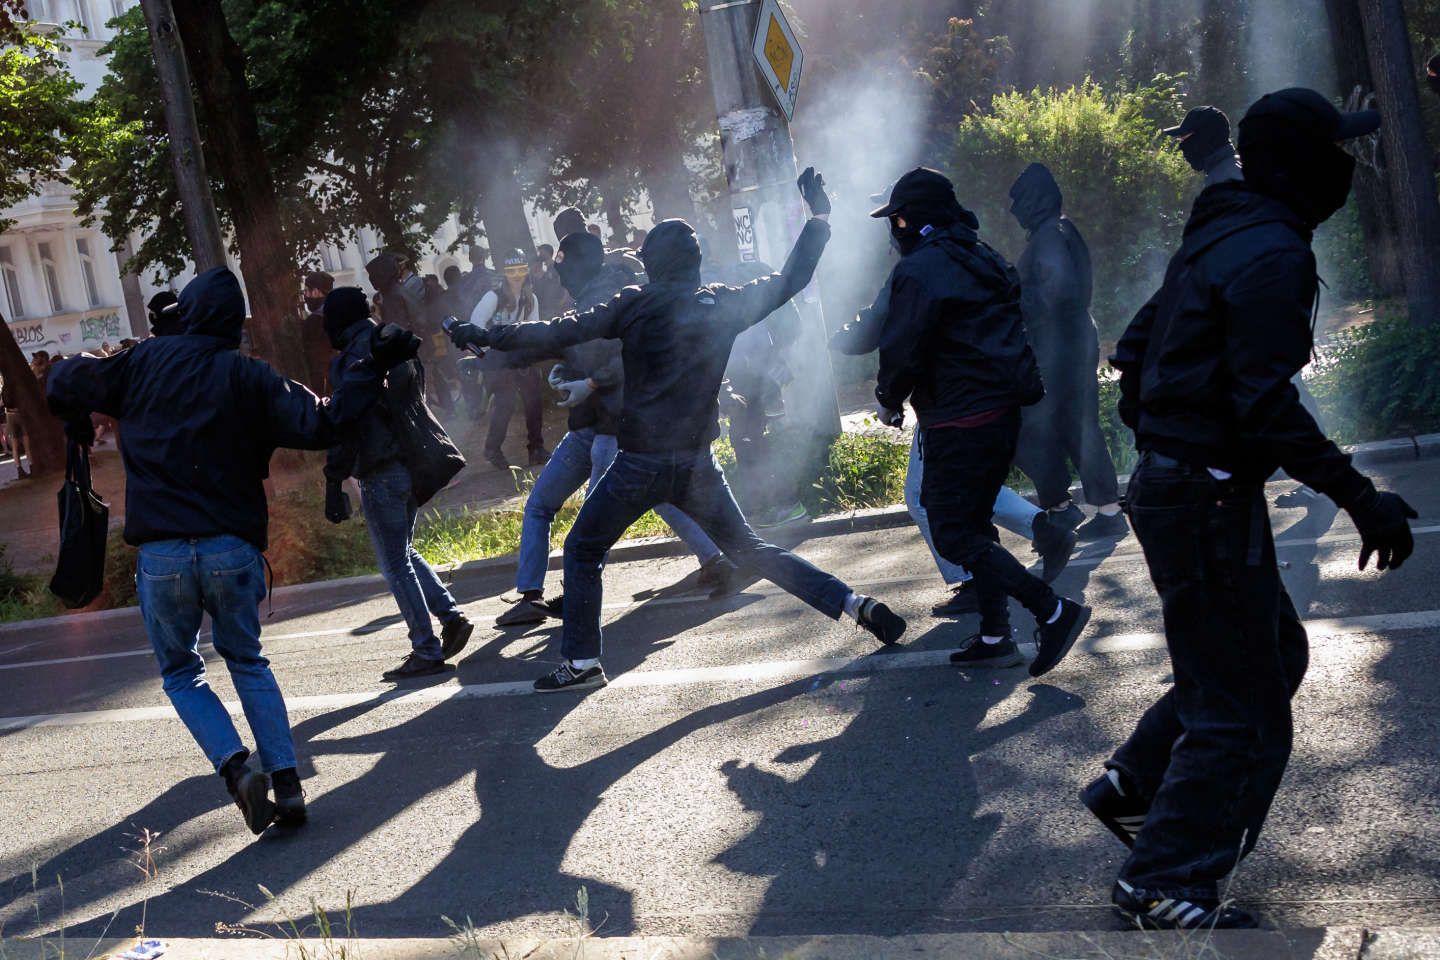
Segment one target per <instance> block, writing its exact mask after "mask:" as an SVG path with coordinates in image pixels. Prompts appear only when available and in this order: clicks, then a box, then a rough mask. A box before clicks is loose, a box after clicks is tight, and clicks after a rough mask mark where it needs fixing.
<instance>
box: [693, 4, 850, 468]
mask: <svg viewBox="0 0 1440 960" xmlns="http://www.w3.org/2000/svg"><path fill="white" fill-rule="evenodd" d="M759 13H760V0H701V4H700V23H701V26H702V28H703V30H704V32H705V52H706V59H707V60H708V62H709V66H710V87H711V89H712V90H713V91H714V95H715V113H716V116H717V117H718V118H719V121H720V144H721V147H722V148H723V150H724V155H725V156H724V159H725V176H726V178H727V179H728V180H729V183H730V205H731V207H732V208H733V209H734V210H735V215H736V218H737V222H738V221H740V220H741V219H743V218H745V217H747V216H748V221H749V223H750V224H753V227H754V241H753V251H754V254H755V256H757V257H758V258H759V259H761V260H764V261H765V262H766V263H768V264H769V265H770V266H772V267H774V268H775V269H777V270H778V269H779V268H780V266H781V265H782V264H783V263H784V261H785V255H786V254H787V253H789V251H790V246H791V244H793V243H794V242H795V238H796V237H798V236H799V235H800V228H801V227H802V226H804V224H805V218H806V216H807V212H806V210H805V204H804V201H802V200H801V199H800V193H799V191H798V190H797V189H796V188H795V177H796V174H797V170H796V165H795V147H794V144H793V143H792V141H791V139H790V125H789V123H788V122H787V121H786V119H785V117H784V115H783V114H782V113H781V112H780V109H779V108H778V107H777V106H776V104H775V101H774V98H773V96H772V95H771V94H770V92H769V90H767V89H765V87H763V86H762V85H761V79H760V76H759V72H758V70H757V68H756V66H755V61H754V56H753V54H752V53H751V44H752V41H753V40H754V37H755V24H756V20H757V19H758V17H759ZM821 172H822V173H823V172H824V171H821ZM742 211H743V213H742ZM742 245H744V240H743V239H742ZM746 247H747V251H748V249H749V246H748V245H746ZM796 306H798V307H799V308H800V315H801V318H802V320H803V323H802V326H801V334H800V341H799V343H798V345H797V348H796V349H795V350H793V351H792V354H793V356H794V364H793V365H794V367H795V380H794V382H793V383H792V384H791V385H790V386H789V387H788V388H786V392H785V393H786V395H785V406H786V410H787V412H788V413H789V417H790V419H792V420H793V421H794V422H795V423H797V424H799V425H801V426H803V427H805V428H806V429H808V430H809V431H810V432H812V433H814V434H816V435H818V436H820V437H823V438H826V440H827V441H828V440H829V439H830V438H834V437H836V436H838V435H839V434H840V407H839V403H838V401H837V399H836V396H835V374H834V371H833V370H832V369H831V367H830V351H829V349H828V348H827V347H826V341H827V339H828V338H827V333H826V330H825V317H824V314H823V313H822V312H821V309H820V293H819V289H818V286H817V285H816V284H811V285H810V287H809V289H807V290H805V291H804V292H803V293H801V294H800V295H799V296H798V297H797V298H796Z"/></svg>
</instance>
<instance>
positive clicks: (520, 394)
mask: <svg viewBox="0 0 1440 960" xmlns="http://www.w3.org/2000/svg"><path fill="white" fill-rule="evenodd" d="M541 379H542V377H541V374H540V368H539V367H524V368H523V369H520V370H492V371H489V372H487V373H486V374H485V384H486V386H487V387H489V388H490V391H491V395H492V396H493V397H494V398H495V399H494V401H493V402H492V403H491V405H490V428H489V429H488V430H487V431H486V433H485V456H487V457H494V456H497V455H498V454H499V453H500V452H501V451H500V448H501V447H502V446H504V444H505V435H506V434H507V433H508V432H509V431H510V418H511V417H513V416H514V415H515V408H516V407H517V406H519V405H520V404H524V407H525V446H526V448H527V449H529V450H539V449H541V448H542V447H544V446H545V437H544V435H543V434H542V432H541V422H540V421H541V416H542V414H543V413H544V410H543V408H542V407H541V404H542V403H543V402H544V397H543V395H542V393H541V385H540V382H541Z"/></svg>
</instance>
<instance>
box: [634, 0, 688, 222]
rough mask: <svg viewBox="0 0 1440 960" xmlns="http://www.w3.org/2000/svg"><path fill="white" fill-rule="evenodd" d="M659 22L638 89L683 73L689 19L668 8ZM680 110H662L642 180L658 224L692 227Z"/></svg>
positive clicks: (666, 5)
mask: <svg viewBox="0 0 1440 960" xmlns="http://www.w3.org/2000/svg"><path fill="white" fill-rule="evenodd" d="M658 16H659V29H658V30H657V31H656V34H655V38H654V41H653V42H652V43H651V44H650V46H649V47H648V48H647V49H646V51H645V64H644V66H645V69H644V70H637V71H635V79H636V81H637V85H638V84H639V83H643V82H646V81H648V78H649V77H671V78H678V77H680V76H681V75H682V74H683V73H684V69H685V63H684V60H685V56H686V52H685V38H684V30H685V13H684V11H683V10H682V8H681V6H680V4H678V3H664V4H660V5H659V10H658ZM671 82H677V81H674V80H672V81H671ZM633 95H634V96H637V97H644V95H645V90H644V89H643V87H640V88H638V89H636V90H634V93H633ZM662 99H663V98H662ZM677 106H678V109H676V108H670V109H666V105H664V104H662V105H660V107H661V108H660V110H659V111H658V115H657V116H656V117H655V120H656V127H655V129H654V131H653V133H654V141H653V143H652V144H651V146H650V149H648V150H645V151H644V152H643V153H642V154H641V157H640V176H641V179H642V181H643V182H644V184H645V190H646V192H647V193H649V194H650V203H651V205H652V207H653V208H654V211H655V219H656V220H657V221H660V220H665V219H667V218H669V217H678V218H680V219H682V220H685V221H688V222H689V223H691V224H692V225H693V224H694V223H695V201H694V200H693V199H691V197H690V171H689V170H688V169H686V167H685V135H684V128H683V124H684V122H685V120H686V119H687V118H686V117H685V116H683V114H684V113H685V109H684V102H683V98H681V100H680V102H679V103H678V104H677Z"/></svg>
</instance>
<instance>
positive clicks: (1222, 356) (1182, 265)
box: [1111, 182, 1371, 506]
mask: <svg viewBox="0 0 1440 960" xmlns="http://www.w3.org/2000/svg"><path fill="white" fill-rule="evenodd" d="M1316 294H1317V278H1316V274H1315V256H1314V254H1313V253H1311V251H1310V230H1309V229H1308V228H1307V227H1306V226H1305V224H1304V222H1303V221H1302V220H1301V219H1300V217H1299V216H1297V215H1296V214H1295V213H1293V212H1292V211H1291V210H1290V208H1289V207H1287V206H1286V205H1285V204H1283V203H1281V202H1279V201H1278V200H1274V199H1271V198H1270V197H1267V196H1264V195H1263V194H1260V193H1258V192H1256V191H1254V190H1253V189H1251V188H1250V187H1249V186H1247V185H1246V184H1244V183H1243V182H1231V183H1222V184H1217V185H1216V186H1213V187H1209V188H1207V189H1206V190H1205V191H1204V192H1203V193H1201V194H1200V196H1199V198H1198V199H1197V200H1196V201H1195V207H1194V209H1193V211H1192V212H1191V215H1190V222H1189V223H1187V224H1186V226H1185V238H1184V241H1183V242H1182V243H1181V245H1180V249H1179V250H1178V251H1177V252H1176V254H1175V255H1174V257H1172V258H1171V260H1170V265H1169V268H1168V269H1167V270H1166V273H1165V283H1164V285H1163V286H1162V287H1161V288H1160V290H1159V291H1158V292H1157V293H1156V294H1155V296H1153V297H1152V298H1151V299H1150V302H1149V303H1147V304H1146V305H1145V306H1144V307H1142V308H1141V310H1140V312H1139V314H1137V315H1136V317H1135V319H1134V320H1133V321H1132V322H1131V323H1130V326H1129V328H1128V329H1127V330H1126V331H1125V334H1124V336H1122V337H1121V339H1120V342H1119V344H1118V346H1117V348H1116V351H1115V356H1114V357H1112V358H1111V363H1113V364H1114V365H1115V366H1116V367H1117V368H1119V370H1120V371H1121V377H1120V391H1121V400H1120V416H1121V419H1122V420H1124V421H1125V423H1126V424H1128V425H1129V426H1130V427H1131V429H1133V430H1134V431H1135V442H1136V446H1137V447H1139V449H1141V450H1153V451H1155V452H1157V453H1163V454H1165V455H1167V456H1170V457H1174V458H1175V459H1177V460H1182V461H1185V462H1187V463H1190V464H1193V465H1195V466H1202V467H1211V468H1215V469H1219V470H1226V471H1229V472H1230V473H1232V474H1235V475H1236V477H1237V478H1239V479H1243V480H1249V481H1257V480H1264V479H1265V478H1266V477H1268V476H1269V475H1270V474H1272V473H1273V472H1274V471H1275V469H1276V468H1277V467H1284V468H1285V471H1286V472H1287V473H1289V474H1290V475H1291V476H1292V477H1294V478H1295V479H1297V480H1299V481H1301V482H1302V483H1307V484H1309V485H1310V486H1311V487H1314V488H1315V489H1316V490H1319V491H1321V492H1322V493H1325V494H1327V495H1329V496H1330V497H1331V498H1332V499H1334V500H1335V502H1336V503H1338V504H1340V505H1341V506H1347V505H1348V504H1350V503H1353V502H1354V501H1355V500H1356V499H1357V498H1359V497H1360V496H1361V495H1363V494H1365V493H1366V492H1368V491H1369V490H1370V489H1371V487H1370V482H1369V481H1368V480H1366V479H1365V478H1364V477H1363V476H1361V474H1360V473H1359V472H1357V471H1356V470H1355V468H1354V467H1352V466H1350V458H1349V457H1348V456H1346V455H1345V454H1343V453H1341V452H1340V450H1339V449H1338V448H1336V446H1335V445H1334V444H1333V443H1331V442H1330V441H1329V440H1327V439H1325V436H1324V435H1323V434H1322V433H1321V432H1320V428H1319V427H1318V426H1316V424H1315V421H1314V419H1313V418H1312V417H1311V416H1310V414H1309V413H1308V412H1306V410H1305V408H1304V407H1303V406H1301V405H1300V396H1299V392H1298V391H1297V390H1296V388H1295V385H1294V384H1293V383H1292V382H1291V380H1292V379H1293V378H1294V377H1295V375H1296V374H1297V373H1299V372H1300V369H1301V368H1302V367H1304V366H1305V364H1306V363H1307V362H1308V361H1309V359H1310V353H1311V350H1312V348H1313V338H1312V317H1313V316H1314V309H1315V304H1316Z"/></svg>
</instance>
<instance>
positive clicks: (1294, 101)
mask: <svg viewBox="0 0 1440 960" xmlns="http://www.w3.org/2000/svg"><path fill="white" fill-rule="evenodd" d="M1256 120H1259V121H1263V122H1268V123H1279V124H1283V125H1285V126H1286V127H1289V128H1290V129H1292V130H1293V131H1294V132H1296V133H1299V134H1302V135H1305V136H1309V137H1313V138H1314V139H1317V140H1323V141H1325V142H1327V143H1335V142H1337V141H1339V140H1351V139H1354V138H1355V137H1363V136H1366V135H1367V134H1371V133H1374V132H1375V131H1376V130H1379V129H1380V111H1378V110H1356V111H1354V112H1352V113H1341V112H1340V111H1339V110H1337V109H1336V108H1335V105H1334V104H1333V103H1331V102H1330V101H1329V100H1327V99H1325V97H1324V96H1323V95H1321V94H1319V93H1317V92H1316V91H1314V90H1309V89H1307V88H1305V87H1290V88H1288V89H1285V90H1277V91H1276V92H1274V93H1267V94H1265V96H1263V97H1261V98H1260V99H1259V100H1256V101H1255V102H1254V103H1253V104H1251V105H1250V109H1249V110H1246V111H1245V116H1244V117H1242V118H1241V119H1240V123H1241V124H1242V125H1243V124H1248V123H1250V122H1252V121H1256Z"/></svg>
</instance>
